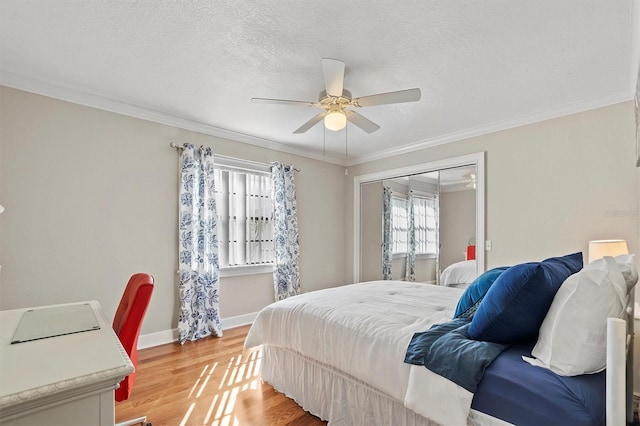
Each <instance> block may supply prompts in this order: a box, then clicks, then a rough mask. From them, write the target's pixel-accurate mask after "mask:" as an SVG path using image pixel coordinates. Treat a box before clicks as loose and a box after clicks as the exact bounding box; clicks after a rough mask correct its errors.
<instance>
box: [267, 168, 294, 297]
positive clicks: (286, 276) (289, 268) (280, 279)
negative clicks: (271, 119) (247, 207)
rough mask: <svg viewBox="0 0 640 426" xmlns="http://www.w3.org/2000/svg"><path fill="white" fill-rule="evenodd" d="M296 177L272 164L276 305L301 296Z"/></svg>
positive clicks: (291, 170) (286, 169)
mask: <svg viewBox="0 0 640 426" xmlns="http://www.w3.org/2000/svg"><path fill="white" fill-rule="evenodd" d="M293 173H294V170H293V167H292V166H289V165H284V164H280V163H278V162H275V163H271V184H272V185H271V188H272V189H271V190H272V199H273V232H274V235H273V240H274V245H275V257H274V265H273V281H274V287H275V295H276V301H278V300H283V299H286V298H287V297H289V296H295V295H296V294H299V293H300V267H299V256H300V253H299V246H298V211H297V209H296V187H295V182H294V178H293Z"/></svg>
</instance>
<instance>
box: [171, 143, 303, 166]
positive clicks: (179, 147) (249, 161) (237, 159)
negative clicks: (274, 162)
mask: <svg viewBox="0 0 640 426" xmlns="http://www.w3.org/2000/svg"><path fill="white" fill-rule="evenodd" d="M169 146H170V147H171V148H175V149H184V144H182V145H178V144H177V143H175V142H171V143H170V144H169ZM215 157H219V158H225V159H227V160H234V161H242V162H244V163H249V164H255V165H258V166H268V165H269V164H266V163H260V162H259V161H251V160H244V159H242V158H236V157H229V156H228V155H221V154H214V158H215ZM293 170H295V171H296V172H300V169H299V168H297V167H294V168H293Z"/></svg>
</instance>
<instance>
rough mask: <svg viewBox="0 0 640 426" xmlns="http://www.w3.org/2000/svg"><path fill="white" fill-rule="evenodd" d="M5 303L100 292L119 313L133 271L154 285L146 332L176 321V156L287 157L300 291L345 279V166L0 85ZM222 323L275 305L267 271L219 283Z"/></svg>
mask: <svg viewBox="0 0 640 426" xmlns="http://www.w3.org/2000/svg"><path fill="white" fill-rule="evenodd" d="M0 117H1V118H0V119H1V123H0V125H1V126H0V127H1V129H0V137H1V140H0V152H1V153H2V155H1V156H0V204H2V205H4V206H5V208H6V211H5V212H4V213H3V214H2V215H0V265H2V270H1V271H0V309H11V308H18V307H25V306H37V305H43V304H53V303H63V302H71V301H79V300H88V299H95V300H98V301H99V302H100V304H101V305H102V307H103V309H104V311H105V313H106V314H107V315H108V316H112V315H113V314H114V313H115V309H116V306H117V303H118V301H119V299H120V296H121V294H122V290H123V289H124V285H125V283H126V281H127V280H128V278H129V276H130V275H131V274H133V273H135V272H149V273H151V274H153V275H154V276H155V278H156V288H155V291H154V295H153V298H152V302H151V306H150V308H149V311H148V313H147V317H146V318H145V321H144V324H143V329H142V333H143V334H145V333H154V332H161V331H165V330H169V329H172V328H175V327H176V325H177V322H176V312H177V306H178V303H177V297H176V295H177V283H176V275H175V271H176V269H177V261H176V259H177V249H176V248H177V230H176V224H177V191H178V183H177V182H178V181H177V179H178V177H177V164H178V154H177V152H176V150H175V149H172V148H170V147H169V143H170V142H172V141H175V142H179V143H183V142H190V143H193V144H195V145H206V146H211V147H213V149H214V152H215V153H217V154H222V155H227V156H232V157H237V158H242V159H247V160H253V161H260V162H265V163H268V162H271V161H275V160H278V161H281V162H285V163H292V164H294V165H295V166H296V167H299V168H300V169H302V172H301V173H298V174H297V175H296V183H297V202H298V211H299V213H298V214H299V233H300V252H301V258H300V271H301V286H302V289H303V291H312V290H317V289H320V288H325V287H331V286H335V285H340V284H343V283H344V280H345V276H344V273H345V265H346V262H347V258H346V256H345V235H346V232H345V220H344V214H345V213H344V199H345V193H344V168H343V167H340V166H336V165H332V164H329V163H324V162H321V161H316V160H311V159H308V158H304V157H300V156H295V155H291V154H286V153H282V152H278V151H273V150H269V149H265V148H259V147H255V146H252V145H247V144H242V143H237V142H233V141H229V140H223V139H219V138H216V137H212V136H207V135H204V134H200V133H195V132H191V131H186V130H181V129H178V128H175V127H171V126H166V125H161V124H156V123H152V122H149V121H144V120H140V119H136V118H131V117H126V116H123V115H119V114H114V113H110V112H106V111H102V110H98V109H93V108H88V107H84V106H81V105H76V104H72V103H68V102H63V101H59V100H55V99H52V98H47V97H43V96H38V95H34V94H30V93H26V92H22V91H18V90H14V89H9V88H6V87H0ZM220 292H221V296H220V299H221V302H220V312H221V316H222V318H223V319H225V318H229V317H236V316H240V315H244V314H248V313H252V312H256V311H258V310H259V309H261V308H262V307H264V306H266V305H267V304H269V303H271V302H273V300H274V296H273V285H272V276H271V274H261V275H247V276H242V277H233V278H222V279H221V284H220Z"/></svg>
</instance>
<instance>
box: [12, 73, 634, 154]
mask: <svg viewBox="0 0 640 426" xmlns="http://www.w3.org/2000/svg"><path fill="white" fill-rule="evenodd" d="M0 85H3V86H7V87H11V88H14V89H18V90H24V91H26V92H31V93H35V94H38V95H43V96H48V97H51V98H55V99H60V100H63V101H67V102H72V103H75V104H80V105H84V106H88V107H92V108H97V109H101V110H105V111H109V112H114V113H117V114H122V115H126V116H129V117H135V118H139V119H142V120H147V121H152V122H154V123H159V124H164V125H167V126H172V127H177V128H180V129H185V130H191V131H194V132H198V133H203V134H206V135H210V136H215V137H219V138H222V139H227V140H231V141H234V142H239V143H245V144H249V145H254V146H259V147H262V148H267V149H272V150H275V151H280V152H285V153H288V154H294V155H299V156H301V157H305V158H310V159H313V160H318V161H322V162H325V163H331V164H336V165H339V166H345V167H350V166H354V165H357V164H362V163H366V162H369V161H375V160H381V159H385V158H389V157H394V156H396V155H401V154H406V153H410V152H414V151H418V150H421V149H425V148H429V147H433V146H437V145H443V144H446V143H450V142H455V141H460V140H463V139H469V138H472V137H477V136H482V135H486V134H489V133H494V132H498V131H502V130H507V129H511V128H514V127H519V126H523V125H527V124H532V123H536V122H540V121H544V120H549V119H553V118H558V117H561V116H565V115H570V114H575V113H579V112H584V111H588V110H592V109H596V108H602V107H605V106H609V105H613V104H617V103H620V102H625V101H629V100H632V99H633V93H632V92H616V93H611V94H609V95H607V96H603V97H599V98H596V99H590V100H587V101H582V102H576V103H573V104H569V105H564V106H561V107H559V108H554V109H550V110H545V111H539V112H536V113H533V114H526V115H522V116H519V117H515V118H513V119H509V120H504V121H499V122H496V123H490V124H487V125H483V126H478V127H474V128H470V129H465V130H461V131H459V132H453V133H448V134H446V135H442V136H438V137H435V138H429V139H424V140H421V141H418V142H415V143H411V144H407V145H402V146H399V147H397V148H392V149H388V150H382V151H378V152H374V153H372V154H368V155H362V156H358V157H351V158H336V157H332V156H326V155H322V154H317V153H314V152H310V151H307V150H304V149H299V148H295V147H292V146H291V145H287V144H283V143H279V142H275V141H271V140H268V139H263V138H259V137H256V136H251V135H247V134H244V133H240V132H234V131H232V130H227V129H223V128H220V127H215V126H211V125H208V124H204V123H200V122H197V121H194V120H190V119H187V118H182V117H177V116H174V115H171V114H168V113H165V112H162V111H156V110H152V109H150V108H144V107H140V106H137V105H132V104H128V103H125V102H120V101H117V100H115V99H110V98H105V97H103V96H99V95H94V94H90V93H86V92H82V91H79V90H75V89H71V88H68V87H64V86H59V85H55V84H52V83H49V82H45V81H41V80H37V79H33V78H30V77H25V76H21V75H18V74H14V73H11V72H8V71H4V70H0ZM634 87H635V86H634Z"/></svg>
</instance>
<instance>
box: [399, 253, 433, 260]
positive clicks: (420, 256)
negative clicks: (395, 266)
mask: <svg viewBox="0 0 640 426" xmlns="http://www.w3.org/2000/svg"><path fill="white" fill-rule="evenodd" d="M405 257H407V253H394V254H393V258H394V259H402V258H405ZM436 257H437V256H436V255H435V254H424V253H417V254H416V259H435V258H436Z"/></svg>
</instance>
